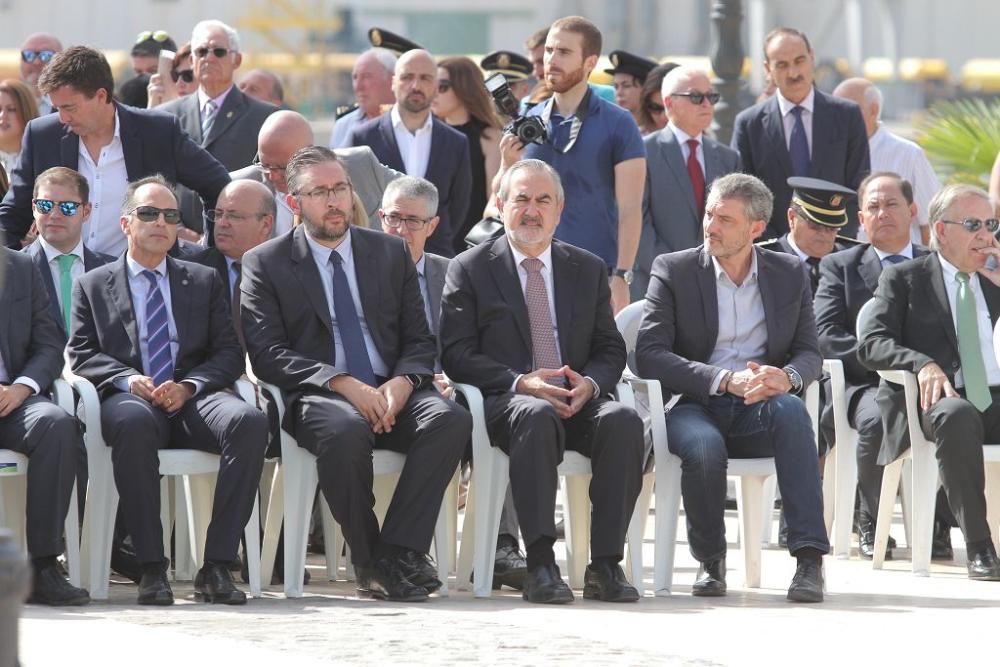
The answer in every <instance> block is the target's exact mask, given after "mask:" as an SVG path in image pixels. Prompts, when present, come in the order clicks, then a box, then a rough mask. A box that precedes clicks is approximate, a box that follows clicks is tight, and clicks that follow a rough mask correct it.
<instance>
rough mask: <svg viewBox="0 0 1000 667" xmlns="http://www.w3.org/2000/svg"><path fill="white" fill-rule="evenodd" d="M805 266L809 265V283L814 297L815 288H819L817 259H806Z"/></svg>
mask: <svg viewBox="0 0 1000 667" xmlns="http://www.w3.org/2000/svg"><path fill="white" fill-rule="evenodd" d="M806 264H808V265H809V282H810V284H811V285H812V293H813V296H815V295H816V288H817V287H819V257H806Z"/></svg>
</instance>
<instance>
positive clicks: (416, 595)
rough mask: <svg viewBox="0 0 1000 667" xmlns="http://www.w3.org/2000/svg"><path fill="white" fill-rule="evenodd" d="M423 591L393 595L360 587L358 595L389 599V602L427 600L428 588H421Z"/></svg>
mask: <svg viewBox="0 0 1000 667" xmlns="http://www.w3.org/2000/svg"><path fill="white" fill-rule="evenodd" d="M421 591H423V592H419V591H414V592H413V593H410V594H408V595H405V596H393V595H388V594H386V593H384V592H382V591H380V590H377V589H372V588H359V589H358V597H359V598H363V599H368V600H388V601H389V602H426V601H427V589H425V588H421Z"/></svg>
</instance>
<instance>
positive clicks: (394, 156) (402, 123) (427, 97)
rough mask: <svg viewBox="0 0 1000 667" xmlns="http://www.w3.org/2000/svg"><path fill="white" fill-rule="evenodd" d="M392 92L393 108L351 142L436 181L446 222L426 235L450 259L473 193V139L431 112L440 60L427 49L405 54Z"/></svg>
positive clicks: (393, 164)
mask: <svg viewBox="0 0 1000 667" xmlns="http://www.w3.org/2000/svg"><path fill="white" fill-rule="evenodd" d="M392 92H393V95H395V97H396V104H394V105H393V107H392V110H391V111H390V112H389V113H386V114H382V115H381V116H380V117H378V118H375V119H372V120H370V121H367V122H365V123H363V124H361V125H359V126H358V127H356V128H354V129H353V130H352V131H351V134H350V136H349V138H348V141H347V145H348V146H369V147H371V149H372V151H374V152H375V156H376V157H378V160H379V162H381V163H382V164H384V165H386V166H389V167H392V168H393V169H395V170H396V171H401V172H404V173H405V174H407V175H408V176H419V177H420V178H426V179H427V180H428V181H430V182H431V183H433V184H434V186H435V187H436V188H437V191H438V197H439V200H438V210H437V214H438V217H440V218H441V222H440V223H439V224H438V226H437V229H436V230H435V232H434V234H432V235H431V236H430V238H428V239H427V252H432V253H434V254H437V255H442V256H444V257H451V256H452V255H454V254H455V251H454V249H453V248H452V245H451V236H452V228H451V225H452V221H454V222H455V224H458V223H459V222H461V221H462V220H465V216H466V213H467V212H468V210H469V197H470V196H471V191H472V168H471V167H470V166H469V142H468V140H466V138H465V135H464V134H462V133H461V132H459V131H458V130H454V129H452V128H450V127H448V125H447V124H446V123H443V122H441V121H439V120H438V119H436V118H434V116H433V115H431V102H432V101H433V100H434V96H435V95H436V94H437V64H436V63H435V62H434V58H433V56H431V54H429V53H427V51H424V50H423V49H414V50H412V51H407V52H406V53H404V54H403V55H402V56H400V58H399V60H398V61H396V71H395V73H394V74H393V76H392Z"/></svg>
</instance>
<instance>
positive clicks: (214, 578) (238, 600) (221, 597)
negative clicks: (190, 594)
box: [194, 563, 247, 604]
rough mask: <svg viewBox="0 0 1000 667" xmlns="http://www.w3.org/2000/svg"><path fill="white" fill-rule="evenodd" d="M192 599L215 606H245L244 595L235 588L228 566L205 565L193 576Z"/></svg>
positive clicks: (245, 598) (245, 599)
mask: <svg viewBox="0 0 1000 667" xmlns="http://www.w3.org/2000/svg"><path fill="white" fill-rule="evenodd" d="M194 599H195V600H198V601H200V602H212V603H215V604H246V603H247V596H246V593H244V592H243V591H241V590H240V589H238V588H236V585H235V584H234V583H233V575H232V573H231V572H230V571H229V567H228V565H220V564H218V563H205V564H204V565H203V566H202V568H201V569H200V570H198V574H196V575H195V576H194Z"/></svg>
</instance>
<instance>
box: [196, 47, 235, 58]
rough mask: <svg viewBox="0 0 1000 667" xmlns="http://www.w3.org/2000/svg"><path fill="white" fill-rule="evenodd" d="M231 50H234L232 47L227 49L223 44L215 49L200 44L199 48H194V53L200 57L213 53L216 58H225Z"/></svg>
mask: <svg viewBox="0 0 1000 667" xmlns="http://www.w3.org/2000/svg"><path fill="white" fill-rule="evenodd" d="M231 52H232V50H231V49H227V48H225V47H222V46H217V47H215V48H214V49H210V48H208V47H207V46H199V47H198V48H197V49H195V50H194V54H195V55H196V56H198V57H199V58H205V57H207V56H208V54H209V53H211V54H212V55H213V56H215V57H216V58H225V57H226V55H228V54H229V53H231Z"/></svg>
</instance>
